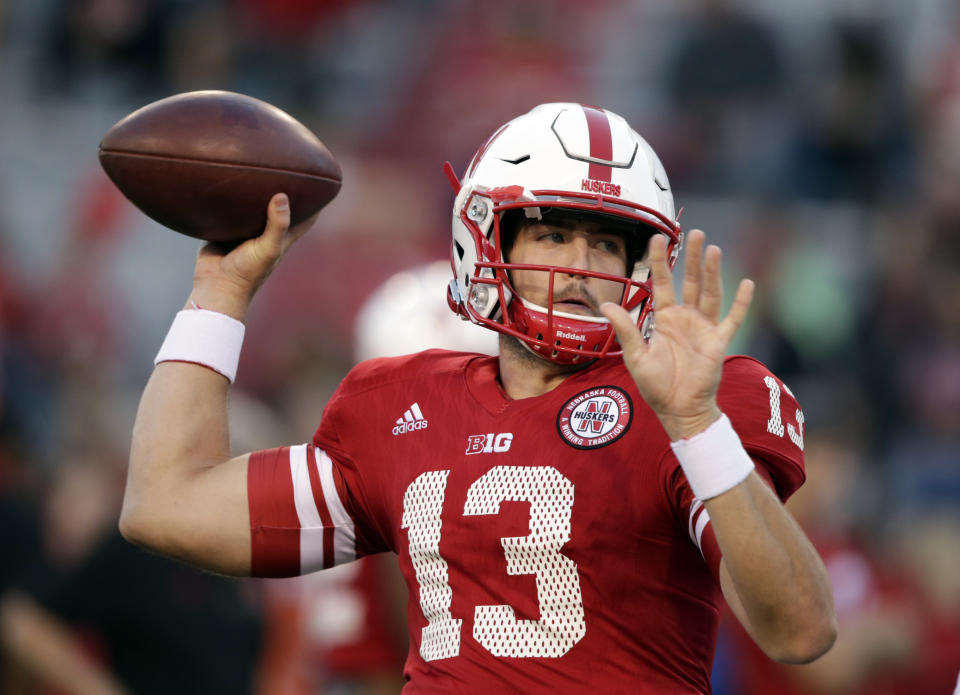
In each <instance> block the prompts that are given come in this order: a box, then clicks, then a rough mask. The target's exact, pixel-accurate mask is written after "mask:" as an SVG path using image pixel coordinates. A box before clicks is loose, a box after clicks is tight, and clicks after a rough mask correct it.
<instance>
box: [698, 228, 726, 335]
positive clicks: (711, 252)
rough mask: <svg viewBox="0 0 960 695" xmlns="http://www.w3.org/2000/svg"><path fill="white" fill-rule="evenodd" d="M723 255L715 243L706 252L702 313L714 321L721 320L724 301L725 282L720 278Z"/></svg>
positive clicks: (701, 291)
mask: <svg viewBox="0 0 960 695" xmlns="http://www.w3.org/2000/svg"><path fill="white" fill-rule="evenodd" d="M721 257H722V254H721V252H720V247H719V246H714V245H713V244H711V245H710V246H708V247H707V250H706V251H705V252H704V262H703V287H702V288H701V290H700V313H701V314H703V315H704V316H706V317H707V318H708V319H710V320H711V321H713V322H714V323H716V322H717V321H719V320H720V306H721V304H722V302H723V283H722V282H721V280H720V261H721Z"/></svg>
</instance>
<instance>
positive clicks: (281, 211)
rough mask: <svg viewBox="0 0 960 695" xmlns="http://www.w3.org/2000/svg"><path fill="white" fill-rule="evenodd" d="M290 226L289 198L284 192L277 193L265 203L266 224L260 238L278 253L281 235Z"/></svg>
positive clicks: (280, 248) (280, 247)
mask: <svg viewBox="0 0 960 695" xmlns="http://www.w3.org/2000/svg"><path fill="white" fill-rule="evenodd" d="M289 228H290V199H289V198H287V195H286V194H285V193H277V194H276V195H274V196H273V197H272V198H271V199H270V202H269V203H268V204H267V226H266V227H265V228H264V230H263V235H262V236H261V239H262V240H263V242H264V244H265V245H267V246H268V247H269V248H270V249H271V251H273V252H274V253H276V254H277V255H279V253H280V251H281V250H282V248H283V237H284V235H285V234H286V232H287V229H289Z"/></svg>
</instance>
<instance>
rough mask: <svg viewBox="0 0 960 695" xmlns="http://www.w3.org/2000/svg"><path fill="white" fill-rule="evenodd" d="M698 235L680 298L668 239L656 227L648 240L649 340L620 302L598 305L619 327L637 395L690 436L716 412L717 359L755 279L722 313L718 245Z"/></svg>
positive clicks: (671, 429) (692, 239)
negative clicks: (652, 310) (651, 306)
mask: <svg viewBox="0 0 960 695" xmlns="http://www.w3.org/2000/svg"><path fill="white" fill-rule="evenodd" d="M704 238H705V235H704V233H703V232H702V231H700V230H693V231H691V232H690V234H689V236H688V241H687V256H686V263H685V268H684V274H683V290H682V298H681V303H677V297H676V293H675V292H674V289H673V280H672V277H671V273H670V266H669V265H668V263H667V244H666V238H665V237H664V236H663V235H660V234H657V235H655V236H654V237H653V238H652V239H651V240H650V270H651V274H652V278H653V302H654V307H655V312H656V313H655V327H654V331H653V336H652V337H651V339H650V341H649V342H645V341H644V340H643V337H642V336H641V334H640V330H639V329H638V328H637V325H636V323H635V322H634V320H633V319H632V318H630V315H629V314H628V313H627V311H626V310H625V309H623V308H622V307H620V306H618V305H616V304H613V303H610V302H607V303H605V304H603V306H601V308H600V309H601V311H602V312H603V315H604V316H606V317H607V318H608V319H610V322H611V323H612V324H613V327H614V329H615V330H616V332H617V340H618V341H619V343H620V345H621V347H622V348H623V361H624V363H625V364H626V366H627V369H628V370H629V371H630V374H631V376H633V380H634V381H635V382H636V384H637V388H638V389H639V390H640V395H642V396H643V398H644V400H645V401H646V402H647V403H648V404H649V405H650V407H651V408H653V410H654V412H656V414H657V416H658V417H659V418H660V422H661V423H662V424H663V426H664V429H665V430H666V431H667V434H668V435H669V436H670V439H671V440H672V441H677V440H679V439H683V438H685V437H692V436H693V435H695V434H697V433H699V432H702V431H703V430H704V429H706V428H707V427H708V426H709V425H710V424H711V423H713V422H714V421H715V420H716V419H717V418H719V417H720V408H719V406H718V405H717V389H718V388H719V386H720V375H721V373H722V371H723V359H724V356H725V354H726V351H727V346H728V345H729V344H730V341H731V340H732V339H733V336H734V335H735V334H736V332H737V329H738V328H739V327H740V324H741V323H743V319H744V317H745V316H746V314H747V309H748V308H749V307H750V302H751V300H752V298H753V282H752V281H750V280H741V281H740V286H739V287H738V288H737V295H736V297H735V299H734V301H733V306H732V307H731V308H730V312H729V313H728V314H727V315H726V317H724V318H723V319H722V320H721V318H720V309H721V303H722V300H723V287H722V282H721V279H720V256H721V254H720V248H719V247H718V246H713V245H711V246H708V247H707V249H706V253H705V254H704V250H703V246H704Z"/></svg>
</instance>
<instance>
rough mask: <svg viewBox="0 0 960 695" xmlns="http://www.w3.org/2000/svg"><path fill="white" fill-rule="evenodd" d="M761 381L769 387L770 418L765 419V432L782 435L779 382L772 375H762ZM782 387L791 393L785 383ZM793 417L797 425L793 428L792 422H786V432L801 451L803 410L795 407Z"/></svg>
mask: <svg viewBox="0 0 960 695" xmlns="http://www.w3.org/2000/svg"><path fill="white" fill-rule="evenodd" d="M763 383H765V384H766V385H767V388H768V389H770V419H769V420H767V432H770V433H771V434H775V435H777V436H778V437H782V436H783V420H782V419H781V417H780V384H779V382H778V381H777V380H776V379H774V378H773V377H772V376H765V377H763ZM783 388H784V390H785V391H786V392H787V393H789V394H790V395H791V396H792V395H793V393H791V391H790V389H788V388H787V385H786V384H784V385H783ZM794 417H795V418H796V419H797V426H796V428H794V426H793V424H792V423H789V422H788V423H787V434H788V435H789V436H790V441H791V442H793V443H794V444H796V445H797V446H798V447H800V451H803V411H802V410H800V408H797V412H796V415H794Z"/></svg>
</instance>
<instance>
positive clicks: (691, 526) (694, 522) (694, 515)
mask: <svg viewBox="0 0 960 695" xmlns="http://www.w3.org/2000/svg"><path fill="white" fill-rule="evenodd" d="M709 523H710V514H709V513H708V512H707V509H706V507H704V506H703V500H701V499H699V498H697V497H694V498H693V504H691V505H690V521H689V523H688V524H687V532H688V533H689V534H690V540H691V541H693V542H694V543H695V544H696V546H697V548H699V550H700V554H701V555H702V554H703V545H702V544H701V539H702V538H703V530H704V529H705V528H706V527H707V524H709Z"/></svg>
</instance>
